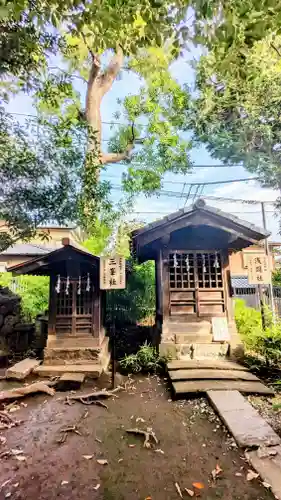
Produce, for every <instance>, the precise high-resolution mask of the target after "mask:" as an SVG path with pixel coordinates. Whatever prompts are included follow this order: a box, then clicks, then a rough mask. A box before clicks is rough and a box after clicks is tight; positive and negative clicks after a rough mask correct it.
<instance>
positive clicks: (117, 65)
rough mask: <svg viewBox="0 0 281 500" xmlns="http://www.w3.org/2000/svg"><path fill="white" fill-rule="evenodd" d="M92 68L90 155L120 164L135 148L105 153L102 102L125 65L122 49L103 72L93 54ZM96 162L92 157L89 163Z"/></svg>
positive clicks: (88, 100)
mask: <svg viewBox="0 0 281 500" xmlns="http://www.w3.org/2000/svg"><path fill="white" fill-rule="evenodd" d="M91 55H92V66H91V70H90V75H89V80H88V85H87V93H86V110H85V115H86V120H87V123H88V125H89V126H90V132H89V141H88V153H90V154H91V153H93V154H94V155H95V159H96V160H97V163H98V164H100V165H105V164H107V163H118V162H120V161H122V160H124V159H126V158H128V155H129V153H130V151H131V150H132V148H133V144H128V146H127V147H126V149H125V151H124V152H122V153H103V150H102V122H101V110H100V108H101V102H102V98H103V97H104V95H105V94H107V92H108V91H109V90H110V89H111V87H112V85H113V82H114V81H115V79H116V77H117V75H118V73H119V72H120V69H121V67H122V64H123V59H124V58H123V52H122V49H121V48H120V47H118V48H117V50H116V53H115V54H114V56H113V57H112V59H111V61H110V62H109V64H108V66H107V68H106V69H105V70H104V71H103V72H102V71H101V67H100V66H101V65H100V61H99V59H98V58H97V57H96V56H95V55H94V54H92V53H91ZM93 160H94V158H93V156H92V155H91V157H90V158H88V161H89V162H90V163H91V162H92V161H93ZM99 173H100V169H99V168H97V169H96V181H98V179H99Z"/></svg>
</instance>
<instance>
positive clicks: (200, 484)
mask: <svg viewBox="0 0 281 500" xmlns="http://www.w3.org/2000/svg"><path fill="white" fill-rule="evenodd" d="M192 486H193V488H196V489H197V490H204V488H205V486H204V484H203V483H192Z"/></svg>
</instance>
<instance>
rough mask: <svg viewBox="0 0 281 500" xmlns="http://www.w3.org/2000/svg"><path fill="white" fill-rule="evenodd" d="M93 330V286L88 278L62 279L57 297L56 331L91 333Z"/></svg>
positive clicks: (68, 333)
mask: <svg viewBox="0 0 281 500" xmlns="http://www.w3.org/2000/svg"><path fill="white" fill-rule="evenodd" d="M92 330H93V287H92V286H89V284H88V283H87V280H79V281H78V280H74V281H67V279H66V280H64V279H62V280H61V282H60V290H59V291H58V292H57V298H56V333H57V334H58V335H83V334H91V333H92Z"/></svg>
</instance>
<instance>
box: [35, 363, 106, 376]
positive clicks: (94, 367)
mask: <svg viewBox="0 0 281 500" xmlns="http://www.w3.org/2000/svg"><path fill="white" fill-rule="evenodd" d="M102 372H103V367H102V365H101V364H98V363H96V364H93V363H92V364H84V365H73V364H72V365H41V366H38V367H37V368H35V370H34V373H36V375H38V376H39V377H57V376H61V375H63V374H65V373H82V374H84V375H85V376H87V377H90V378H99V376H100V375H101V373H102Z"/></svg>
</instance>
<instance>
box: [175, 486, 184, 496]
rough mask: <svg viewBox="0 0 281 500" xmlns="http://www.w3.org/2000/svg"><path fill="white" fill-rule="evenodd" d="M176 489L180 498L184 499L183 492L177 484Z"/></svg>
mask: <svg viewBox="0 0 281 500" xmlns="http://www.w3.org/2000/svg"><path fill="white" fill-rule="evenodd" d="M175 487H176V490H177V492H178V494H179V496H180V497H181V498H183V496H182V492H181V489H180V487H179V485H178V483H175Z"/></svg>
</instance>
